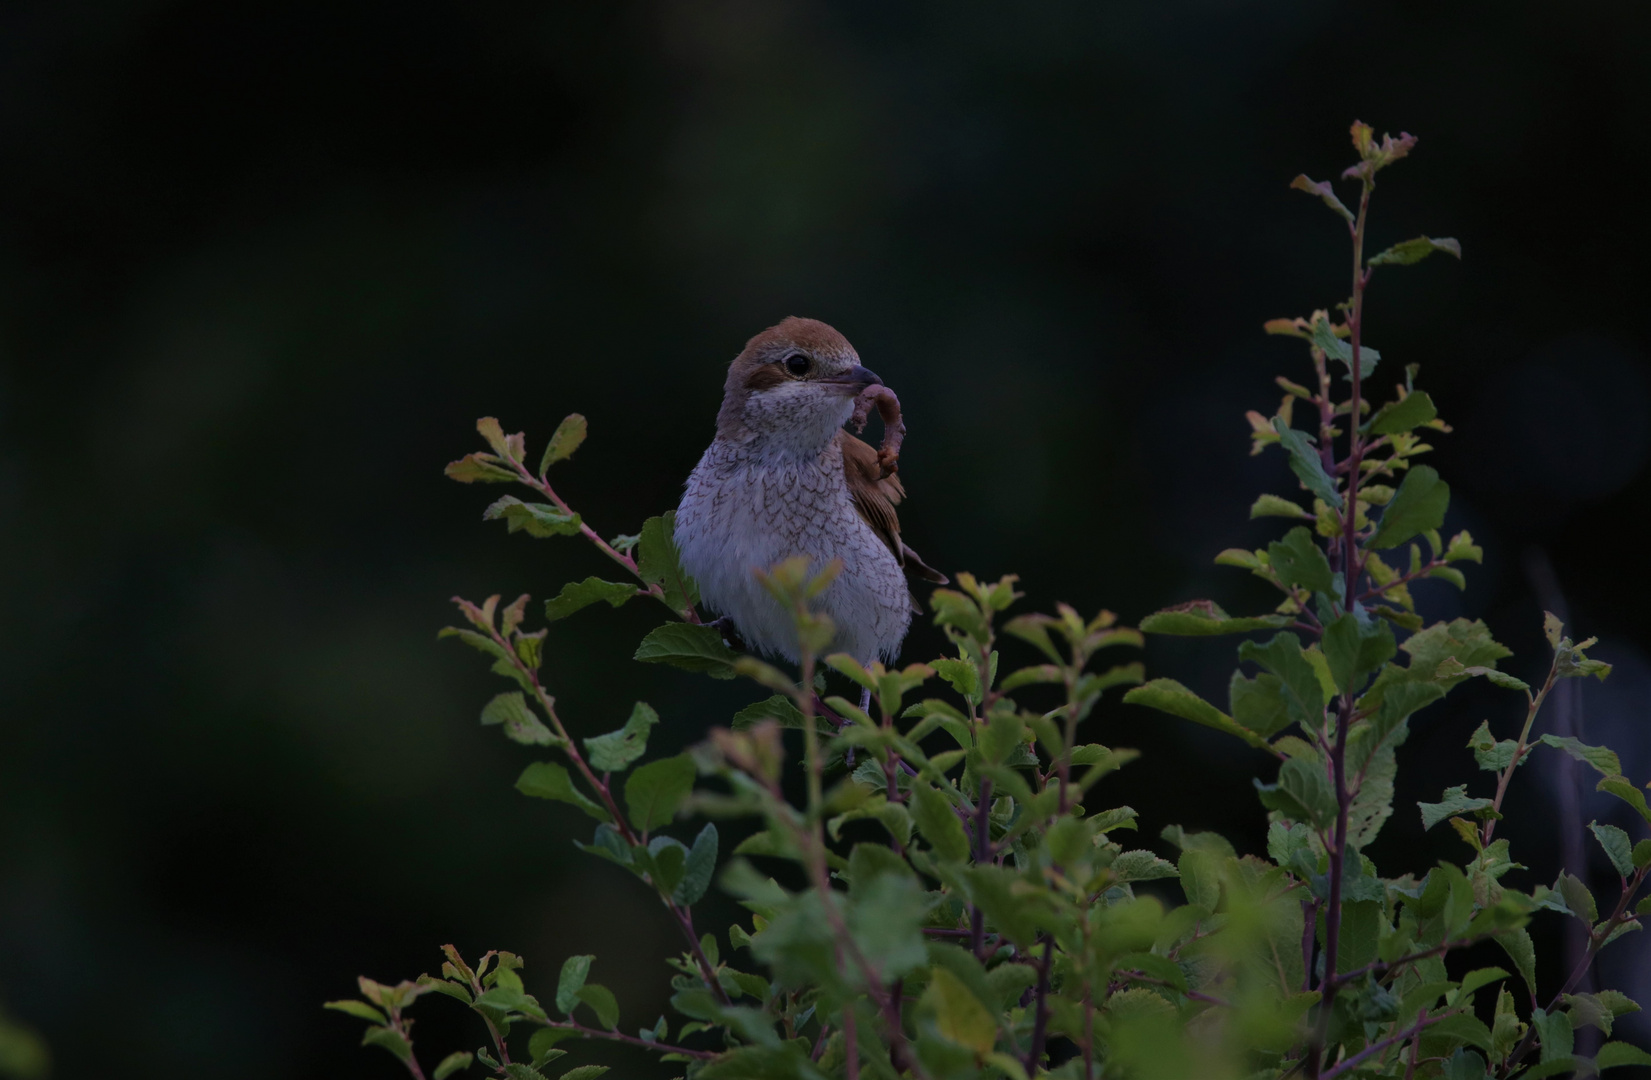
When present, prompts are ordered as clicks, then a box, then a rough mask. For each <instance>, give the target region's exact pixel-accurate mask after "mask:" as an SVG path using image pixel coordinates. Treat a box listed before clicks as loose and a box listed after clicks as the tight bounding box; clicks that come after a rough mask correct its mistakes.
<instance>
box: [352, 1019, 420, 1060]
mask: <svg viewBox="0 0 1651 1080" xmlns="http://www.w3.org/2000/svg"><path fill="white" fill-rule="evenodd" d="M361 1045H362V1046H382V1047H383V1048H384V1049H386V1050H388V1051H389V1052H390V1053H392V1054H394V1055H395V1056H396V1057H397V1058H398V1059H399V1060H401V1061H406V1060H407V1059H408V1058H410V1057H412V1056H413V1047H412V1045H411V1044H409V1043H408V1042H407V1040H406V1039H405V1038H403V1037H402V1034H401V1032H399V1031H397V1030H395V1029H394V1028H387V1027H370V1028H368V1029H367V1031H366V1034H364V1035H362V1036H361Z"/></svg>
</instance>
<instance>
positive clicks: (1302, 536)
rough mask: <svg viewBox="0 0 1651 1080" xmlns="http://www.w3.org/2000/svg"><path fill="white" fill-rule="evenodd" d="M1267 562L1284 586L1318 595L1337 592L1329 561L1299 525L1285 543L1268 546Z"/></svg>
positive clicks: (1282, 541)
mask: <svg viewBox="0 0 1651 1080" xmlns="http://www.w3.org/2000/svg"><path fill="white" fill-rule="evenodd" d="M1267 558H1268V560H1269V561H1270V562H1271V563H1272V566H1273V570H1274V572H1276V573H1277V574H1278V577H1279V580H1280V581H1282V582H1284V584H1286V585H1300V586H1302V587H1303V588H1305V589H1310V590H1311V591H1313V592H1317V593H1326V594H1330V593H1333V592H1335V578H1334V577H1333V576H1332V575H1331V573H1330V561H1329V560H1328V559H1326V558H1325V557H1324V552H1323V551H1321V550H1320V549H1319V546H1318V542H1317V541H1316V540H1314V539H1313V534H1312V532H1311V531H1309V530H1308V529H1307V528H1306V527H1304V526H1301V525H1297V526H1296V527H1295V528H1293V529H1291V530H1290V531H1289V532H1287V533H1285V534H1284V538H1283V539H1282V540H1275V541H1273V542H1272V543H1271V544H1268V545H1267Z"/></svg>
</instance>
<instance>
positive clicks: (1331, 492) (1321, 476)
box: [1142, 416, 1345, 630]
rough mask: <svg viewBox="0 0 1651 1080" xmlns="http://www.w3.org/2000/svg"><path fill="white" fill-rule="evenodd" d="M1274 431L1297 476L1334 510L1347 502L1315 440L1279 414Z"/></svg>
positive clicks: (1308, 488)
mask: <svg viewBox="0 0 1651 1080" xmlns="http://www.w3.org/2000/svg"><path fill="white" fill-rule="evenodd" d="M1273 430H1274V431H1276V432H1278V441H1279V443H1280V444H1281V445H1282V446H1283V447H1284V450H1285V452H1286V453H1288V454H1289V455H1290V471H1291V472H1293V473H1295V474H1296V479H1298V480H1300V481H1301V483H1302V485H1303V486H1304V487H1306V488H1307V490H1308V491H1311V492H1312V493H1313V494H1314V495H1317V496H1318V497H1319V498H1321V499H1323V500H1324V501H1325V503H1326V504H1327V505H1329V506H1330V507H1331V508H1332V509H1335V510H1340V509H1341V508H1342V507H1343V506H1344V505H1345V503H1344V501H1343V500H1342V497H1341V492H1339V491H1337V490H1336V482H1335V481H1334V480H1332V479H1330V474H1329V473H1327V472H1325V471H1324V462H1323V460H1322V459H1321V458H1320V457H1319V453H1318V450H1317V449H1316V448H1315V447H1314V446H1313V442H1312V440H1311V439H1309V438H1308V437H1307V436H1306V435H1305V434H1304V433H1302V432H1300V431H1297V430H1296V429H1295V428H1293V427H1291V426H1290V425H1288V424H1286V423H1285V422H1284V421H1283V419H1282V418H1280V417H1276V416H1275V417H1273ZM1142 629H1143V630H1144V629H1145V627H1144V626H1143V627H1142Z"/></svg>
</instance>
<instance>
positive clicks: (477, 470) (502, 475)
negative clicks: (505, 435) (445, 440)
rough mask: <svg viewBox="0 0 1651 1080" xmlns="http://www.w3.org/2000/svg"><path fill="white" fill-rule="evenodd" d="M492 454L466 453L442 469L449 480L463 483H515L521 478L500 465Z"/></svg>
mask: <svg viewBox="0 0 1651 1080" xmlns="http://www.w3.org/2000/svg"><path fill="white" fill-rule="evenodd" d="M497 462H498V459H497V458H495V457H493V456H492V455H491V454H466V455H464V456H463V457H462V458H460V459H459V460H457V461H454V462H450V463H448V465H447V467H446V468H444V469H443V470H442V472H443V473H444V474H446V476H447V478H448V479H449V480H457V481H458V482H459V483H461V484H476V483H481V484H514V483H515V482H516V481H517V480H519V479H520V477H518V476H517V475H516V474H515V473H514V472H512V471H511V470H509V469H507V468H505V467H504V466H502V465H499V464H498V463H497Z"/></svg>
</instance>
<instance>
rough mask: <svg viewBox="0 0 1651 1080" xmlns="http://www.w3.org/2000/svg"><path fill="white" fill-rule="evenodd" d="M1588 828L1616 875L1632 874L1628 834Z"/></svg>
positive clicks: (1593, 824) (1604, 827)
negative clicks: (1603, 850) (1615, 869)
mask: <svg viewBox="0 0 1651 1080" xmlns="http://www.w3.org/2000/svg"><path fill="white" fill-rule="evenodd" d="M1588 828H1589V830H1590V831H1592V832H1593V834H1594V838H1595V839H1596V840H1598V841H1599V846H1600V847H1602V848H1604V849H1605V856H1606V858H1608V859H1610V860H1611V865H1612V866H1614V867H1616V868H1617V873H1619V874H1621V875H1622V876H1623V877H1628V876H1629V875H1631V874H1633V872H1634V854H1633V841H1632V840H1630V839H1629V838H1628V834H1627V833H1625V832H1623V831H1622V830H1621V829H1619V828H1617V827H1616V826H1615V825H1601V824H1600V823H1599V822H1597V821H1590V822H1589V823H1588ZM1606 1034H1610V1032H1606Z"/></svg>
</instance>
